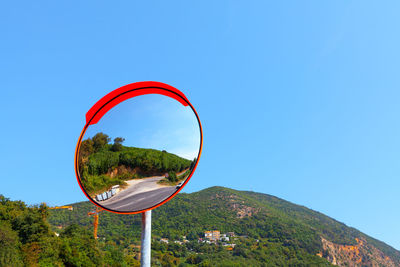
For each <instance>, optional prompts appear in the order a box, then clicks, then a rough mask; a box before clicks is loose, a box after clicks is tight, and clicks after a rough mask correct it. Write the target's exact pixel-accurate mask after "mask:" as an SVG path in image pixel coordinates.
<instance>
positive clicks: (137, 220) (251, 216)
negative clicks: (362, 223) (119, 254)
mask: <svg viewBox="0 0 400 267" xmlns="http://www.w3.org/2000/svg"><path fill="white" fill-rule="evenodd" d="M72 206H73V207H74V210H73V211H68V210H51V211H50V212H51V215H50V216H49V218H48V221H49V222H50V224H51V225H52V227H53V230H54V231H60V229H63V228H65V227H67V226H69V225H72V224H78V225H80V226H82V227H84V228H87V229H89V230H91V229H93V228H92V227H93V226H92V223H93V218H91V217H89V216H88V215H87V213H88V212H90V211H92V210H94V205H93V204H91V203H90V202H80V203H75V204H72ZM152 214H153V219H152V235H153V244H152V249H153V252H152V257H153V264H154V266H178V265H179V266H332V265H339V266H400V252H399V251H397V250H395V249H393V248H392V247H390V246H388V245H386V244H385V243H383V242H381V241H379V240H376V239H374V238H372V237H369V236H368V235H366V234H363V233H361V232H360V231H358V230H357V229H354V228H351V227H348V226H346V225H345V224H343V223H341V222H338V221H336V220H334V219H332V218H330V217H328V216H325V215H323V214H321V213H319V212H316V211H313V210H310V209H308V208H306V207H303V206H299V205H295V204H293V203H290V202H288V201H285V200H283V199H280V198H277V197H274V196H271V195H267V194H261V193H255V192H248V191H237V190H233V189H229V188H224V187H211V188H208V189H205V190H202V191H199V192H195V193H191V194H186V193H180V194H178V195H177V196H176V197H175V198H174V199H172V200H171V201H169V202H168V203H166V204H165V205H163V206H161V207H159V208H157V209H155V210H153V213H152ZM140 224H141V217H140V215H119V214H112V213H108V212H106V211H104V212H102V213H100V216H99V229H98V237H99V238H98V242H99V243H104V244H114V245H115V246H118V247H119V248H120V249H121V250H122V251H123V253H124V255H125V256H126V257H128V258H129V257H133V258H134V259H137V258H138V250H139V248H138V246H139V245H140V242H139V241H140V230H141V228H140ZM209 230H218V231H220V233H228V232H230V233H231V235H232V232H233V233H234V235H235V236H234V237H231V238H230V240H229V241H226V242H225V243H227V244H223V242H221V241H218V242H216V244H214V243H207V242H199V239H203V240H204V232H205V231H209ZM167 240H168V244H167V243H166V242H167ZM233 244H234V245H233Z"/></svg>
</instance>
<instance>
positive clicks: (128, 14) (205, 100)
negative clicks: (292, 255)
mask: <svg viewBox="0 0 400 267" xmlns="http://www.w3.org/2000/svg"><path fill="white" fill-rule="evenodd" d="M399 5H400V3H399V2H398V1H384V2H382V1H379V2H376V1H361V0H360V1H330V2H327V1H301V2H300V1H298V2H295V1H292V2H282V1H275V2H272V1H269V2H267V1H250V2H249V1H241V2H239V1H201V2H189V1H168V2H166V1H155V2H152V3H148V4H146V3H133V2H132V1H119V2H117V3H115V2H113V3H111V2H107V1H85V2H78V1H75V2H71V1H69V2H54V1H44V2H41V4H40V5H39V4H38V3H37V2H30V1H25V2H18V3H12V2H7V3H6V2H4V3H2V4H1V7H0V36H1V42H0V59H1V60H0V73H1V74H0V75H1V79H0V88H1V96H2V97H1V100H2V101H1V105H0V112H1V116H0V123H1V125H2V131H1V134H0V146H1V148H2V152H3V153H2V155H1V156H0V167H1V177H2V178H1V179H2V187H1V188H2V189H1V193H2V194H4V195H6V196H7V197H10V198H12V199H22V200H24V201H26V202H27V203H31V204H33V203H39V202H41V201H46V202H48V203H49V204H50V205H60V204H64V203H71V202H76V201H81V200H85V196H84V194H83V193H82V192H81V191H80V189H79V186H78V184H77V182H76V178H75V175H74V170H73V157H74V149H75V145H76V141H77V139H78V137H79V133H80V131H81V129H82V127H83V126H84V119H85V113H86V112H87V110H88V109H89V108H90V107H91V106H92V105H93V104H94V103H95V102H96V101H97V100H98V99H100V98H101V97H102V96H103V95H105V94H106V93H108V92H109V91H111V90H113V89H115V88H118V87H120V86H122V85H125V84H127V83H131V82H136V81H146V80H155V81H160V82H165V83H168V84H171V85H172V86H175V87H176V88H178V89H180V90H181V91H183V92H184V93H185V95H186V96H187V97H188V98H189V99H190V101H191V103H192V104H193V105H194V106H195V107H196V110H197V111H198V113H199V116H200V119H201V121H202V125H203V128H204V129H203V131H204V146H203V154H202V158H201V159H200V163H199V166H198V169H197V171H196V173H195V174H194V176H193V178H192V179H191V181H190V183H189V184H188V185H187V186H186V187H185V191H186V192H193V191H197V190H200V189H203V188H206V187H209V186H213V185H221V186H227V187H231V188H234V189H242V190H254V191H258V192H264V193H268V194H272V195H275V196H278V197H281V198H283V199H286V200H289V201H292V202H294V203H297V204H301V205H304V206H307V207H309V208H312V209H314V210H317V211H320V212H323V213H325V214H327V215H329V216H331V217H333V218H335V219H337V220H339V221H342V222H345V223H346V224H347V225H349V226H353V227H356V228H357V229H359V230H361V231H363V232H365V233H367V234H369V235H371V236H373V237H376V238H378V239H380V240H383V241H385V242H387V243H388V244H390V245H392V246H393V247H395V248H397V249H400V228H399V227H398V222H399V221H400V213H399V212H398V211H399V210H398V209H399V206H400V194H399V193H398V191H399V188H400V179H399V178H400V175H399V174H400V164H399V163H400V160H399V151H400V140H399V136H400V124H399V120H400V119H399V113H400V106H399V98H400V91H399V89H398V88H399V85H400V75H398V72H399V69H400V52H399V49H398V48H399V47H400V36H399V34H398V29H399V26H400V25H399V24H400V20H399V17H398V10H399V7H400V6H399Z"/></svg>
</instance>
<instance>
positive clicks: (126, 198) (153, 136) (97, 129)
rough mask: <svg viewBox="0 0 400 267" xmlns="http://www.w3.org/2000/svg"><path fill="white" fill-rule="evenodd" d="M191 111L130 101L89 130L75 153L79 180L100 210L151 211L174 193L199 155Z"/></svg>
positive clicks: (157, 99) (155, 98)
mask: <svg viewBox="0 0 400 267" xmlns="http://www.w3.org/2000/svg"><path fill="white" fill-rule="evenodd" d="M200 140H201V136H200V127H199V122H198V120H197V117H196V115H195V113H194V112H193V110H192V109H191V107H190V106H186V107H185V106H183V105H182V104H181V103H179V102H178V101H176V100H174V99H172V98H169V97H166V96H163V95H157V94H151V95H143V96H138V97H134V98H131V99H128V100H125V101H124V102H122V103H120V104H118V105H117V106H115V107H113V108H112V109H111V110H109V111H108V112H107V113H106V114H105V115H104V116H103V117H102V118H101V119H100V121H99V122H98V123H96V124H94V125H90V126H89V127H88V128H87V129H86V131H85V134H84V136H83V138H82V142H81V145H80V149H79V158H78V166H79V180H80V184H81V186H82V187H83V189H84V190H85V192H86V194H87V195H88V196H89V197H90V198H91V199H92V200H93V201H95V202H96V203H97V204H99V205H100V206H102V207H103V208H105V209H108V210H111V211H117V212H137V211H142V210H147V209H150V208H152V207H154V206H156V205H158V204H160V203H161V202H163V201H164V200H166V199H167V198H169V197H170V196H171V195H173V194H174V193H175V192H176V191H178V190H179V189H180V188H181V187H182V185H183V184H184V183H185V181H186V179H187V178H188V177H189V176H190V174H191V172H192V170H193V168H194V166H195V164H196V161H197V158H198V155H199V151H200Z"/></svg>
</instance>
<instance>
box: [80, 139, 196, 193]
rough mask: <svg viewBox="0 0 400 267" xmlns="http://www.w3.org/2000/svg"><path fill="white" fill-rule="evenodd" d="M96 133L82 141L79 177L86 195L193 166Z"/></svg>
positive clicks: (122, 140)
mask: <svg viewBox="0 0 400 267" xmlns="http://www.w3.org/2000/svg"><path fill="white" fill-rule="evenodd" d="M110 140H111V139H110V137H109V136H108V135H107V134H104V133H97V134H96V135H95V136H93V137H92V138H88V139H86V140H84V141H82V144H81V149H80V157H79V173H80V177H81V182H82V185H83V186H84V188H85V190H86V191H87V192H88V193H89V194H94V193H100V192H103V191H105V190H107V189H109V188H110V187H111V186H113V185H122V186H123V185H125V182H124V181H125V180H128V179H134V178H142V177H146V176H153V175H163V174H165V173H167V172H168V173H170V174H171V177H175V176H174V175H175V173H177V172H181V171H183V170H185V169H188V168H190V167H192V166H193V164H194V162H195V160H193V161H191V160H187V159H184V158H181V157H179V156H177V155H175V154H172V153H168V152H167V151H165V150H163V151H160V150H156V149H146V148H137V147H127V146H123V145H122V143H123V142H124V140H125V139H124V138H122V137H117V138H115V139H114V143H113V144H111V143H110Z"/></svg>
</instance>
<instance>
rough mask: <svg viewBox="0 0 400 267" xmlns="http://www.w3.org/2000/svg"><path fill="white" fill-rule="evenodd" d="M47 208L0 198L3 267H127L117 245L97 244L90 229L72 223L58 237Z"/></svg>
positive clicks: (0, 245) (126, 260)
mask: <svg viewBox="0 0 400 267" xmlns="http://www.w3.org/2000/svg"><path fill="white" fill-rule="evenodd" d="M48 215H49V210H48V208H47V207H46V205H44V204H42V205H40V206H34V207H27V206H26V205H25V204H24V203H23V202H21V201H10V200H9V199H7V198H5V197H4V196H2V195H0V266H128V262H129V259H128V258H127V257H125V256H124V254H123V253H122V251H121V250H120V248H119V247H118V246H113V247H109V246H107V245H105V244H102V243H98V242H96V240H95V239H94V237H93V234H92V233H91V232H89V231H88V229H87V228H85V227H82V226H78V225H77V224H73V223H71V224H70V225H69V226H67V227H65V228H64V229H63V230H62V231H61V233H60V234H59V237H57V236H56V234H55V233H54V232H53V231H52V230H51V228H50V225H49V224H48V223H47V221H46V218H47V216H48Z"/></svg>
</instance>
